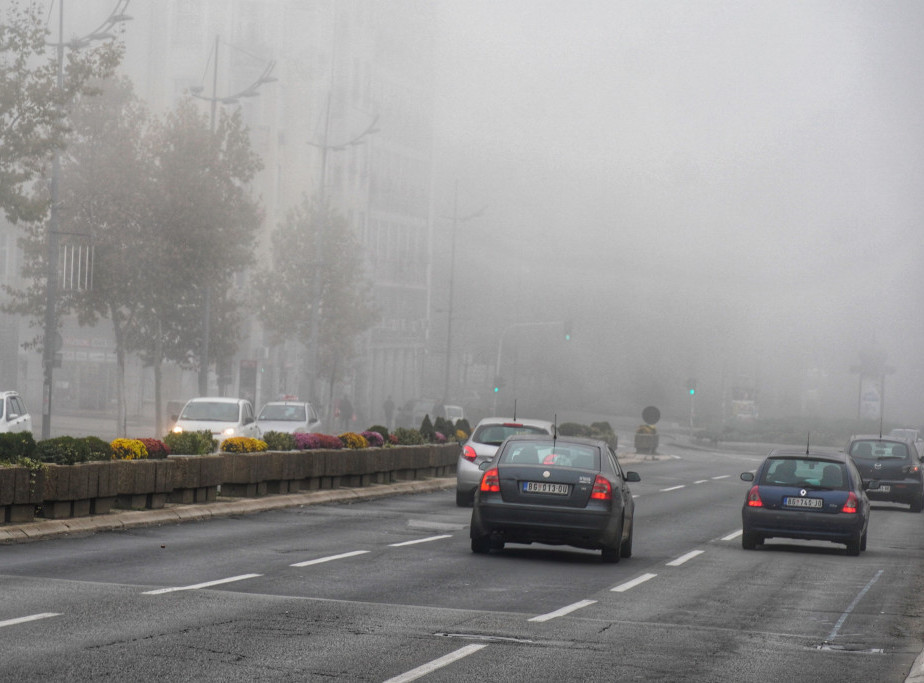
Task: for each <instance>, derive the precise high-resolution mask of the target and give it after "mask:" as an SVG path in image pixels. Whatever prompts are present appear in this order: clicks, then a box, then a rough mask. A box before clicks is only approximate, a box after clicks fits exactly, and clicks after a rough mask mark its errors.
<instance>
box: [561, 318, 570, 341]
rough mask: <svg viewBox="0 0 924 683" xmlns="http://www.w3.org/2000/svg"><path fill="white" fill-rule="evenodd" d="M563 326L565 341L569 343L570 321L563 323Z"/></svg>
mask: <svg viewBox="0 0 924 683" xmlns="http://www.w3.org/2000/svg"><path fill="white" fill-rule="evenodd" d="M563 326H564V331H565V341H571V321H570V320H566V321H565V322H564V323H563Z"/></svg>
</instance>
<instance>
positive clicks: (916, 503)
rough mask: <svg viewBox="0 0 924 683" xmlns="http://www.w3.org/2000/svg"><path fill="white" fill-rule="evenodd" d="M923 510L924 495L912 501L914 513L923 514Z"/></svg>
mask: <svg viewBox="0 0 924 683" xmlns="http://www.w3.org/2000/svg"><path fill="white" fill-rule="evenodd" d="M921 510H924V493H922V494H921V495H920V496H918V497H917V498H915V499H914V500H913V501H911V511H912V512H921Z"/></svg>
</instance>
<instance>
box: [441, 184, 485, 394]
mask: <svg viewBox="0 0 924 683" xmlns="http://www.w3.org/2000/svg"><path fill="white" fill-rule="evenodd" d="M485 208H486V207H482V208H481V209H479V210H478V211H475V212H474V213H470V214H468V215H467V216H463V217H461V218H460V217H459V181H458V180H457V181H456V185H455V193H454V195H453V200H452V246H451V248H450V252H449V311H448V320H447V321H446V365H445V368H444V373H443V401H448V400H449V397H450V393H449V390H450V389H451V388H452V386H451V384H450V372H449V370H450V365H451V359H452V306H453V290H454V287H455V275H456V231H457V228H458V227H459V223H465V222H467V221H470V220H471V219H473V218H477V217H478V216H481V215H482V214H483V213H484V211H485Z"/></svg>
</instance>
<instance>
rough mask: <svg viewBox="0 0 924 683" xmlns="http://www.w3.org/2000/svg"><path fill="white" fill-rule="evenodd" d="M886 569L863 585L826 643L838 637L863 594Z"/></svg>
mask: <svg viewBox="0 0 924 683" xmlns="http://www.w3.org/2000/svg"><path fill="white" fill-rule="evenodd" d="M884 571H885V570H884V569H880V570H879V571H878V572H876V575H875V576H873V578H871V579H870V580H869V583H868V584H866V586H864V587H863V590H861V591H860V592H859V593H857V597H855V598H854V599H853V602H851V603H850V605H849V606H848V607H847V610H846V611H845V612H844V613H843V614H842V615H841V618H840V619H838V620H837V623H836V624H835V625H834V628H833V629H831V633H829V634H828V637H827V638H826V639H825V643H830V642H831V641H832V640H834V639H835V638H837V632H838V631H840V630H841V626H843V625H844V622H845V621H847V617H849V616H850V613H851V612H853V610H854V608H855V607H856V606H857V604H858V603H859V602H860V600H862V599H863V596H864V595H866V593H867V591H869V589H870V588H872V587H873V584H874V583H876V582H877V581H878V580H879V577H880V576H882V572H884Z"/></svg>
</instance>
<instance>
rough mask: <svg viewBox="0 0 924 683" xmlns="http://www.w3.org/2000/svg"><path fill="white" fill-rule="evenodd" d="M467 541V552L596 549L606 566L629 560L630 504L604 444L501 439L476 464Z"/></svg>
mask: <svg viewBox="0 0 924 683" xmlns="http://www.w3.org/2000/svg"><path fill="white" fill-rule="evenodd" d="M481 468H482V470H483V476H482V480H481V483H480V485H479V487H478V491H477V492H476V494H475V501H474V506H473V508H472V522H471V527H470V536H471V542H472V552H475V553H487V552H489V551H491V550H501V549H503V548H504V545H505V544H506V543H545V544H550V545H570V546H574V547H577V548H585V549H588V550H600V551H601V553H602V559H603V561H604V562H619V560H620V558H623V557H631V556H632V534H633V530H634V520H635V515H634V513H635V503H634V501H633V500H632V493H631V491H629V486H628V482H635V481H640V477H639V475H638V474H637V473H636V472H624V471H623V469H622V467H621V466H620V464H619V461H618V460H617V459H616V454H615V453H614V452H613V450H612V449H611V448H610V446H609V444H607V443H606V442H605V441H598V440H595V439H584V438H580V437H560V438H554V437H552V436H548V435H545V436H541V435H520V436H511V437H509V438H507V439H506V440H505V441H504V443H503V445H502V446H501V447H500V449H499V450H498V452H497V455H496V457H495V458H494V460H493V461H486V462H484V463H483V464H482V465H481Z"/></svg>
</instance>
